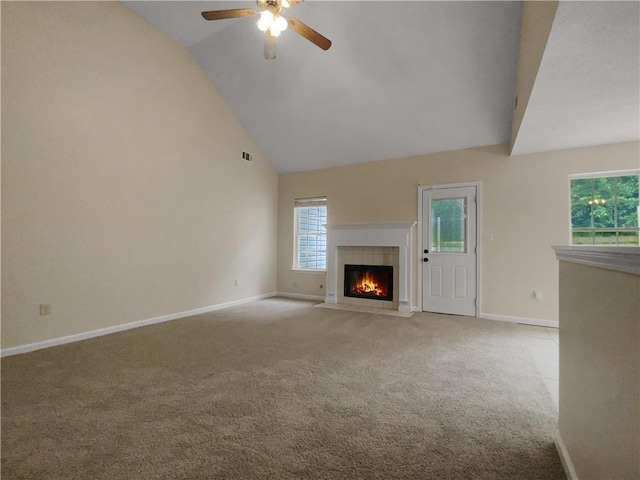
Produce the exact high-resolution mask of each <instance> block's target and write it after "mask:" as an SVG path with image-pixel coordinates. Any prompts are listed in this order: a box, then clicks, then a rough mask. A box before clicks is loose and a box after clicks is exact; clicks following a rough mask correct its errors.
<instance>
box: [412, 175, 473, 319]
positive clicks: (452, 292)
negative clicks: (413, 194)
mask: <svg viewBox="0 0 640 480" xmlns="http://www.w3.org/2000/svg"><path fill="white" fill-rule="evenodd" d="M476 205H477V203H476V187H475V186H470V187H450V188H433V189H428V190H423V191H422V215H423V218H422V232H420V235H422V250H423V251H422V252H421V256H422V310H423V311H425V312H438V313H451V314H456V315H470V316H475V315H476V297H477V292H476V290H477V286H476V269H477V265H476V259H477V255H476V246H477V240H476V232H477V225H476V218H477V213H476Z"/></svg>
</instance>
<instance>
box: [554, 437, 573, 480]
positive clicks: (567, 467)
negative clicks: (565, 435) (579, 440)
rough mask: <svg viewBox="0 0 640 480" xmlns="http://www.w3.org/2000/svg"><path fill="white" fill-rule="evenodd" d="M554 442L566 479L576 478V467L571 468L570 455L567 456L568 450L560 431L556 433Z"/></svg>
mask: <svg viewBox="0 0 640 480" xmlns="http://www.w3.org/2000/svg"><path fill="white" fill-rule="evenodd" d="M555 444H556V450H557V451H558V456H560V461H561V462H562V467H563V468H564V473H565V474H566V475H567V479H568V480H578V475H577V474H576V469H575V468H573V463H572V462H571V457H569V452H568V450H567V447H566V446H565V444H564V442H563V441H562V437H561V436H560V433H558V435H557V436H556V440H555Z"/></svg>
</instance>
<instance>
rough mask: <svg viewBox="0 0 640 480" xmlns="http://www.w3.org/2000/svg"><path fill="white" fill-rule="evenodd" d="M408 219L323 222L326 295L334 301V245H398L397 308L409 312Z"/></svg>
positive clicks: (336, 283)
mask: <svg viewBox="0 0 640 480" xmlns="http://www.w3.org/2000/svg"><path fill="white" fill-rule="evenodd" d="M415 224H416V222H412V223H368V224H362V225H328V226H327V295H326V297H325V303H333V304H335V303H338V292H337V286H338V275H339V274H340V272H338V247H398V249H399V259H398V260H399V267H398V268H399V272H398V283H399V285H398V299H397V300H398V311H400V312H411V251H412V245H411V244H412V241H413V235H412V232H411V230H412V229H413V227H414V225H415Z"/></svg>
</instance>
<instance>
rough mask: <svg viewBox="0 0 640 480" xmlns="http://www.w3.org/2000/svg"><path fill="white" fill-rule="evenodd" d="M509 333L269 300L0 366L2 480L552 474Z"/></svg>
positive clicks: (551, 417)
mask: <svg viewBox="0 0 640 480" xmlns="http://www.w3.org/2000/svg"><path fill="white" fill-rule="evenodd" d="M555 429H556V413H555V409H554V407H553V405H552V400H551V397H550V396H549V394H548V392H547V390H546V388H545V386H544V384H543V382H542V380H541V378H540V377H539V374H538V372H537V370H536V367H535V365H534V364H533V361H532V359H531V358H530V356H529V353H528V351H527V348H526V347H525V346H524V344H523V343H522V342H521V340H520V337H519V334H518V331H517V328H516V326H515V325H511V324H506V323H499V322H491V321H485V320H479V319H475V318H467V317H455V316H445V315H432V314H422V313H418V314H416V315H414V316H413V317H412V318H394V317H389V316H382V315H370V314H362V313H354V312H345V311H337V310H328V309H320V308H313V307H312V304H311V303H309V302H303V301H294V300H285V299H277V298H276V299H269V300H263V301H259V302H254V303H251V304H246V305H243V306H239V307H235V308H231V309H227V310H224V311H219V312H214V313H210V314H206V315H200V316H197V317H192V318H188V319H183V320H177V321H173V322H169V323H164V324H160V325H155V326H151V327H146V328H139V329H135V330H130V331H127V332H122V333H118V334H114V335H109V336H105V337H100V338H96V339H92V340H87V341H83V342H78V343H74V344H69V345H63V346H60V347H54V348H50V349H46V350H40V351H37V352H33V353H29V354H25V355H18V356H14V357H7V358H5V359H3V360H2V478H3V479H5V480H9V479H83V480H86V479H110V480H112V479H217V478H221V479H222V478H228V479H245V478H246V479H254V478H256V479H257V478H260V479H293V478H326V479H357V478H360V479H400V478H402V479H438V480H440V479H442V480H446V479H509V480H515V479H536V480H541V479H563V478H565V476H564V473H563V472H562V467H561V464H560V461H559V458H558V456H557V454H556V452H555V448H554V446H553V438H554V435H555Z"/></svg>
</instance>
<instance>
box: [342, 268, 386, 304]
mask: <svg viewBox="0 0 640 480" xmlns="http://www.w3.org/2000/svg"><path fill="white" fill-rule="evenodd" d="M344 296H345V297H356V298H370V299H374V300H388V301H392V300H393V267H392V266H389V265H345V266H344Z"/></svg>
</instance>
